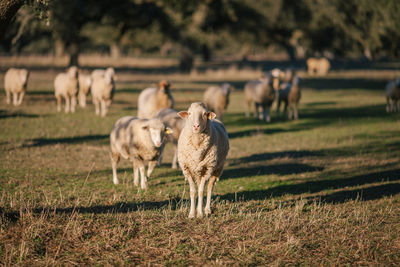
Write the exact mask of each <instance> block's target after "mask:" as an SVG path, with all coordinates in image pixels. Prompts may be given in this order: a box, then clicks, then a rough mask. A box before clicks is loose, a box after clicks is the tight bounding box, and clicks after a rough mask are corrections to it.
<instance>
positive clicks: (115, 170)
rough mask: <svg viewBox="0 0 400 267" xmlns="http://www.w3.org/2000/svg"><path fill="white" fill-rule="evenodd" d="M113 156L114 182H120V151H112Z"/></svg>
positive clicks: (111, 155)
mask: <svg viewBox="0 0 400 267" xmlns="http://www.w3.org/2000/svg"><path fill="white" fill-rule="evenodd" d="M110 157H111V167H112V172H113V182H114V184H119V181H118V177H117V165H118V162H119V159H120V156H119V154H118V153H113V152H111V153H110Z"/></svg>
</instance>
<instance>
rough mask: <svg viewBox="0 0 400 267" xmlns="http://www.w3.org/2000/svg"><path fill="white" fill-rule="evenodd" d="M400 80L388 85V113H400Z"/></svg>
mask: <svg viewBox="0 0 400 267" xmlns="http://www.w3.org/2000/svg"><path fill="white" fill-rule="evenodd" d="M399 100H400V79H395V80H393V81H390V82H389V83H388V84H387V85H386V112H394V111H400V101H399Z"/></svg>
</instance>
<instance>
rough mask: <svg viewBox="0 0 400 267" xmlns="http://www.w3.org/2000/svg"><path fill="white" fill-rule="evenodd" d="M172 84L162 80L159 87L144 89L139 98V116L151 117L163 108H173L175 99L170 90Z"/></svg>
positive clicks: (143, 117) (142, 117)
mask: <svg viewBox="0 0 400 267" xmlns="http://www.w3.org/2000/svg"><path fill="white" fill-rule="evenodd" d="M170 86H171V85H170V84H169V83H168V82H167V81H160V82H159V83H158V87H157V88H146V89H144V90H143V91H142V92H141V93H140V95H139V98H138V117H139V118H141V119H150V118H153V117H154V116H156V114H157V112H158V111H159V110H160V109H163V108H173V107H174V99H173V97H172V95H171V92H170Z"/></svg>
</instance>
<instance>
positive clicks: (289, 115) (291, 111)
mask: <svg viewBox="0 0 400 267" xmlns="http://www.w3.org/2000/svg"><path fill="white" fill-rule="evenodd" d="M293 108H294V107H291V106H290V107H289V114H288V118H289V120H291V119H292V115H293Z"/></svg>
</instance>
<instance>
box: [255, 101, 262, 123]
mask: <svg viewBox="0 0 400 267" xmlns="http://www.w3.org/2000/svg"><path fill="white" fill-rule="evenodd" d="M255 108H256V111H255V112H254V118H256V119H260V120H261V117H260V116H261V114H260V105H259V104H257V103H255Z"/></svg>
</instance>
